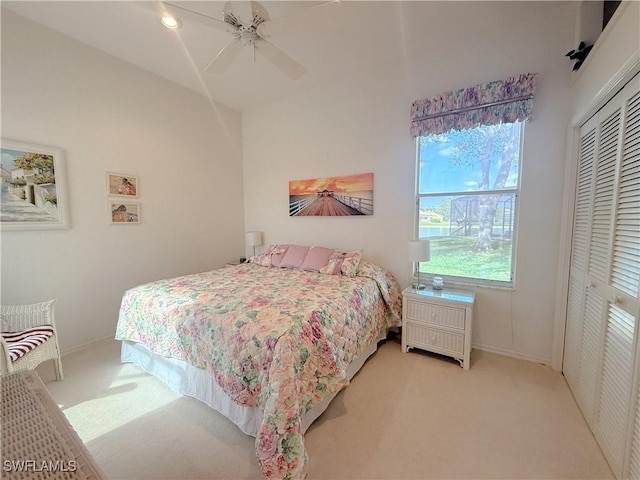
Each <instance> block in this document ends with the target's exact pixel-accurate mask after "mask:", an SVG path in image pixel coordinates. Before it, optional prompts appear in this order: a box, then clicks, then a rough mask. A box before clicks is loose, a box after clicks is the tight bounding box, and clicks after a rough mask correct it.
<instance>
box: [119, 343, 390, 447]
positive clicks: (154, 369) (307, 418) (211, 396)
mask: <svg viewBox="0 0 640 480" xmlns="http://www.w3.org/2000/svg"><path fill="white" fill-rule="evenodd" d="M384 338H386V332H383V334H382V335H381V336H380V338H379V339H378V340H377V341H375V342H373V343H372V344H371V345H369V346H368V347H367V348H366V349H365V351H364V352H363V354H362V355H361V356H360V357H359V358H357V359H356V360H355V361H353V362H352V363H351V365H349V368H348V369H347V376H348V378H349V380H351V379H352V378H353V376H354V375H355V374H356V373H357V372H358V370H360V368H362V366H363V365H364V362H365V361H366V360H367V358H369V357H370V356H371V355H373V354H374V353H375V351H376V350H377V349H378V342H380V341H381V340H383V339H384ZM121 360H122V362H123V363H134V364H135V365H138V366H139V367H140V368H142V369H143V370H145V371H146V372H147V373H149V374H151V375H153V376H154V377H156V378H158V379H159V380H161V381H163V382H164V383H165V384H167V386H169V387H170V388H171V389H172V390H173V391H175V392H177V393H180V394H182V395H188V396H190V397H194V398H197V399H198V400H200V401H202V402H204V403H206V404H207V405H209V406H210V407H211V408H213V409H214V410H216V411H218V412H220V413H221V414H223V415H224V416H225V417H227V418H228V419H229V420H231V421H232V422H233V423H235V424H236V425H237V426H238V427H239V428H240V430H242V431H243V432H244V433H246V434H247V435H251V436H253V437H255V436H256V435H257V433H258V430H259V429H260V424H261V423H262V410H261V409H260V408H258V407H245V406H243V405H240V404H238V403H235V402H234V401H233V400H231V399H230V398H229V397H228V396H227V394H226V393H225V392H224V391H223V390H222V388H221V387H220V386H219V385H218V384H217V383H216V381H215V380H214V379H213V377H211V375H209V373H207V371H206V370H204V369H201V368H197V367H193V366H191V365H189V364H187V363H185V362H183V361H182V360H178V359H175V358H166V357H161V356H159V355H156V354H154V353H153V352H151V350H149V349H148V348H147V347H145V346H144V345H142V344H140V343H135V342H127V341H123V342H122V354H121ZM337 394H338V392H336V393H335V394H333V395H330V396H328V397H327V398H325V399H324V400H323V401H322V402H320V403H319V404H318V405H316V406H315V407H313V408H312V409H311V410H309V411H308V412H307V413H306V414H305V415H304V417H303V418H302V431H303V432H306V431H307V429H308V428H309V426H310V425H311V424H312V423H313V421H314V420H315V419H316V418H318V417H319V416H320V415H321V414H322V412H324V411H325V410H326V409H327V407H328V406H329V403H331V400H333V398H334V397H335V396H336V395H337Z"/></svg>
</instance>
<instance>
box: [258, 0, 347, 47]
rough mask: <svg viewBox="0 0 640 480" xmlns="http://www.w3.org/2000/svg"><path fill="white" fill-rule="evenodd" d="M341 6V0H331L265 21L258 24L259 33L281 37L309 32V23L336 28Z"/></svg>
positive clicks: (269, 36)
mask: <svg viewBox="0 0 640 480" xmlns="http://www.w3.org/2000/svg"><path fill="white" fill-rule="evenodd" d="M341 6H342V3H341V2H340V0H331V1H329V2H324V3H321V4H320V5H316V6H315V7H311V8H305V9H304V10H298V11H296V12H293V13H291V14H289V15H284V16H282V17H278V18H274V19H271V20H268V21H265V22H263V23H261V24H260V25H258V34H259V35H260V36H262V37H267V38H271V37H276V38H279V37H282V36H286V35H291V34H297V35H303V34H308V33H309V25H314V26H315V25H321V26H322V29H323V30H324V29H327V30H329V29H332V28H335V27H337V26H338V24H339V21H340V19H341V15H340V7H341ZM311 28H313V27H311Z"/></svg>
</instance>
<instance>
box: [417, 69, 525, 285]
mask: <svg viewBox="0 0 640 480" xmlns="http://www.w3.org/2000/svg"><path fill="white" fill-rule="evenodd" d="M537 79H538V74H536V73H525V74H522V75H519V76H517V77H509V78H506V79H504V80H496V81H493V82H488V83H484V84H479V85H475V86H473V87H469V88H462V89H459V90H453V91H451V92H446V93H442V94H440V95H436V96H435V97H431V98H426V99H422V100H416V101H414V102H413V103H412V105H411V135H412V136H413V137H414V138H416V142H417V149H416V150H417V164H418V166H417V170H416V171H417V179H416V237H417V238H421V239H425V238H426V239H429V240H430V242H431V260H430V261H429V262H422V263H420V264H419V268H420V272H425V273H428V274H433V275H437V276H442V277H445V279H447V278H448V279H449V280H458V281H459V282H461V283H471V284H474V285H496V286H503V287H513V285H514V272H515V257H516V256H515V232H516V226H517V201H518V192H519V188H520V165H521V158H522V139H523V131H524V122H525V121H528V120H531V119H532V118H533V96H534V93H535V89H536V83H537ZM414 267H417V266H416V265H414ZM414 273H417V270H415V271H414Z"/></svg>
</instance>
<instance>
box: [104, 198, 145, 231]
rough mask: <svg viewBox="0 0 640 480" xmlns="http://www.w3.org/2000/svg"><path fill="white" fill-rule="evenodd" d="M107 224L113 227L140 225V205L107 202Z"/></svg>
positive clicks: (136, 203) (135, 203)
mask: <svg viewBox="0 0 640 480" xmlns="http://www.w3.org/2000/svg"><path fill="white" fill-rule="evenodd" d="M109 222H110V223H112V224H114V225H122V224H125V225H131V224H137V223H140V204H139V203H138V202H119V201H113V200H110V201H109Z"/></svg>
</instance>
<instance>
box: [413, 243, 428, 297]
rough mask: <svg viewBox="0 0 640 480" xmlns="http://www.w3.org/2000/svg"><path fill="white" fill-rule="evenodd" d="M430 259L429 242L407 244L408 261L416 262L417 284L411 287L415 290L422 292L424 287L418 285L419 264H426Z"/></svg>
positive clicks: (421, 284) (420, 284) (422, 284)
mask: <svg viewBox="0 0 640 480" xmlns="http://www.w3.org/2000/svg"><path fill="white" fill-rule="evenodd" d="M430 258H431V244H430V242H429V240H413V241H411V242H409V260H410V261H412V262H418V282H417V283H414V284H412V285H411V286H412V287H413V288H414V289H415V290H423V289H424V288H425V287H426V285H425V284H424V283H420V262H428V261H429V259H430Z"/></svg>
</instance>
